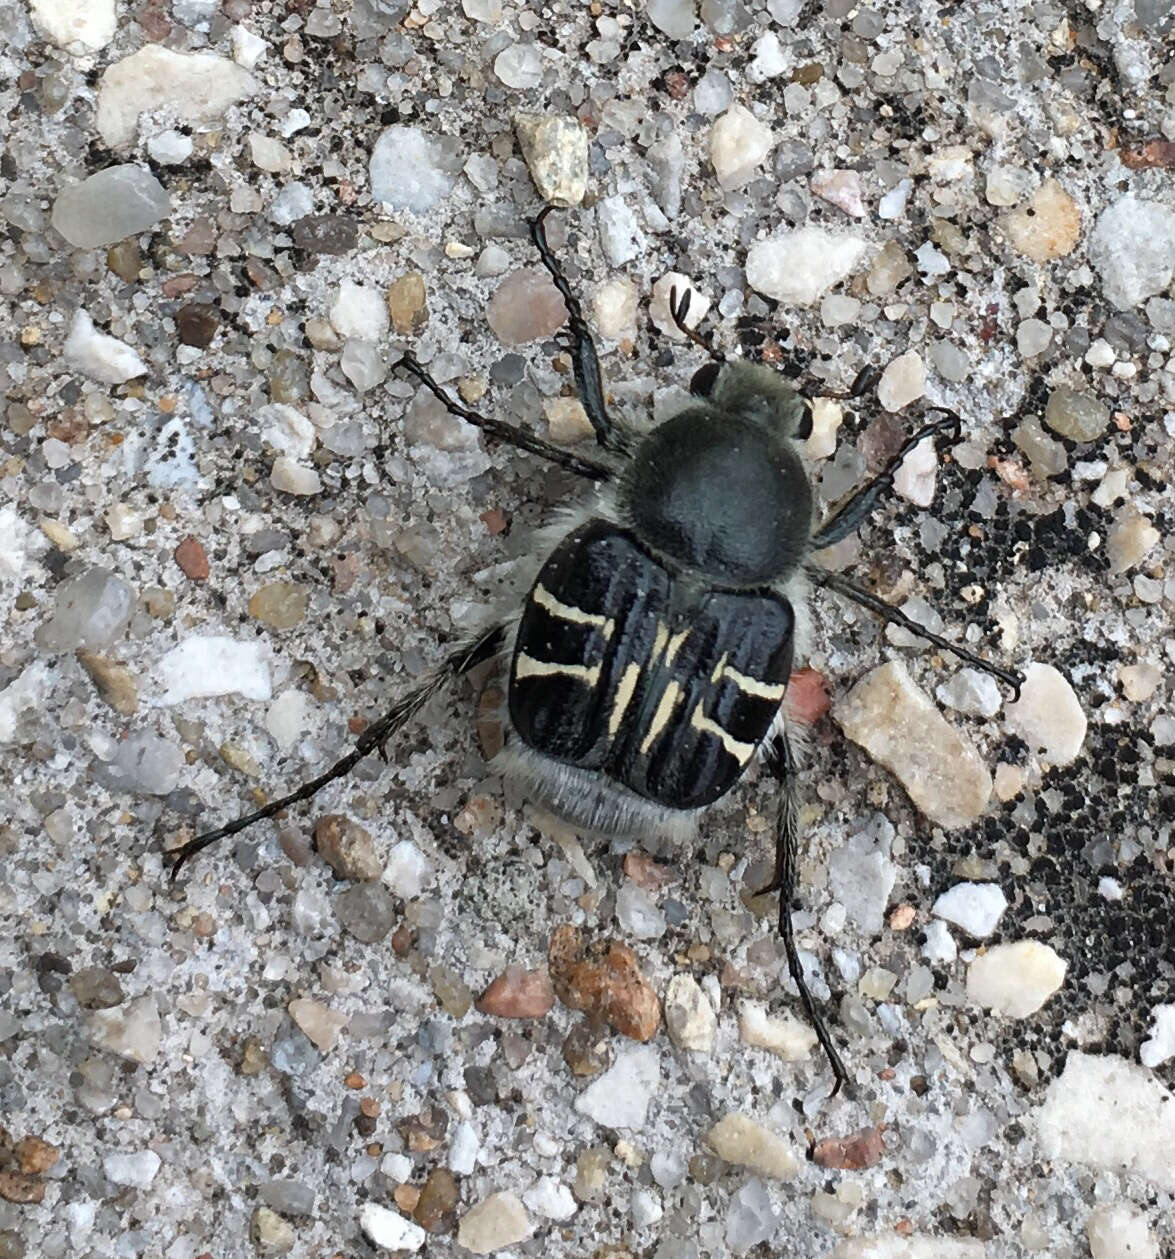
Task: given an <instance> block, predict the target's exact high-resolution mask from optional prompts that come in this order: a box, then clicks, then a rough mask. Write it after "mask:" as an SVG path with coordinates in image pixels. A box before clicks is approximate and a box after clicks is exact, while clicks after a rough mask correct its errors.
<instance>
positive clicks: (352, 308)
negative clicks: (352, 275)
mask: <svg viewBox="0 0 1175 1259" xmlns="http://www.w3.org/2000/svg"><path fill="white" fill-rule="evenodd" d="M330 321H331V325H332V327H333V328H334V330H335V331H336V332H337V333H338V334H339V336H341V337H358V338H359V339H360V340H362V341H379V340H381V339H382V338H383V337H384V336H386V335H387V331H388V328H389V326H390V324H391V317H390V316H389V314H388V304H387V302H386V301H385V300H384V295H383V294H382V293H381V292H380V291H379V289H376V288H371V287H370V286H368V285H366V284H356V283H355V282H354V281H353V280H344V281H343V283H342V285H341V286H340V287H339V292H338V295H337V296H336V297H335V300H334V304H333V305H332V306H331V308H330Z"/></svg>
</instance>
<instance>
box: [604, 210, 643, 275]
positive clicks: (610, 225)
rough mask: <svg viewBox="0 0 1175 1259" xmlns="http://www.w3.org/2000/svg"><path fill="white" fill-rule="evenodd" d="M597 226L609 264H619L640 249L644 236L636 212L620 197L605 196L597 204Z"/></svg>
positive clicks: (630, 257) (616, 265)
mask: <svg viewBox="0 0 1175 1259" xmlns="http://www.w3.org/2000/svg"><path fill="white" fill-rule="evenodd" d="M596 226H597V227H598V228H599V231H600V248H601V249H603V251H604V257H605V258H606V259H607V260H608V262H609V264H610V265H611V266H613V267H622V266H624V264H625V263H627V262H631V261H632V260H633V259H634V258H635V257H637V255H638V254H639V253H640V252H641V249H642V247H643V243H644V237H643V234H642V232H641V229H640V225H639V224H638V222H637V217H636V213H635V212H634V211H633V209H632V207H631V206H630V205H629V204H628V202H627V201H626V200H625V199H624V198H623V197H621V196H615V197H604V198H602V199H601V200H600V201H598V202H597V203H596Z"/></svg>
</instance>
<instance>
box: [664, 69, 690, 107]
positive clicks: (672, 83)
mask: <svg viewBox="0 0 1175 1259" xmlns="http://www.w3.org/2000/svg"><path fill="white" fill-rule="evenodd" d="M689 88H690V82H689V78H688V77H687V76H686V75H684V74H682V72H681V71H680V70H670V71H668V73H667V74H666V75H665V90H666V91H667V92H668V93H669V97H670V99H671V100H675V101H683V100H685V98H686V97H687V96H688V95H689Z"/></svg>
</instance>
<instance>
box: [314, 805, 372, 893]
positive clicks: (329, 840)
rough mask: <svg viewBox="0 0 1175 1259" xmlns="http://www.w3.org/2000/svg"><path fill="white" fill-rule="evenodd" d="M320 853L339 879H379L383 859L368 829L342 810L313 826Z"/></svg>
mask: <svg viewBox="0 0 1175 1259" xmlns="http://www.w3.org/2000/svg"><path fill="white" fill-rule="evenodd" d="M314 843H315V847H316V848H317V849H318V852H319V855H320V856H321V857H322V859H323V860H324V861H325V862H326V864H327V865H328V866H330V868H331V869H332V870H333V871H334V872H335V874H337V875H338V877H339V878H340V879H364V880H370V879H378V878H379V876H380V875H381V874H383V862H382V861H381V860H380V859H379V855H378V854H377V853H376V851H375V841H374V840H373V839H372V838H371V832H370V831H368V830H366V829H365V828H364V827H362V826H360V825H359V823H358V822H354V821H352V820H351V819H350V818H349V817H347V816H346V815H345V814H342V813H328V814H327V815H326V816H325V817H321V818H319V820H318V822H317V824H316V825H315V827H314Z"/></svg>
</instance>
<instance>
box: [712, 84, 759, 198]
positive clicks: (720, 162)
mask: <svg viewBox="0 0 1175 1259" xmlns="http://www.w3.org/2000/svg"><path fill="white" fill-rule="evenodd" d="M774 147H775V139H774V137H773V136H772V134H771V128H770V127H767V126H765V125H764V124H763V123H761V122H760V121H759V120H758V119H757V118H756V117H755V115H754V114H752V113H751V111H750V110H749V109H747V108H746V106H745V105H731V107H730V108H729V109H728V110H727V111H726V113H724V114H723V115H722V117H721V118H719V119H718V121H717V122H715V124H714V126H713V127H712V128H711V129H710V161H711V163H712V165H713V167H714V173H715V174H716V175H717V176H718V183H719V184H720V185H721V186H722V188H724V189H725V190H726V191H727V192H730V191H732V190H733V189H735V188H741V187H742V186H743V185H744V184H747V183H750V181H751V180H752V179H753V178H754V176H755V173H756V171H757V170H758V168H759V165H760V163H762V162H763V161H764V160H765V159H766V157H767V155H768V153H770V152H771V150H772V149H773V148H774Z"/></svg>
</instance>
